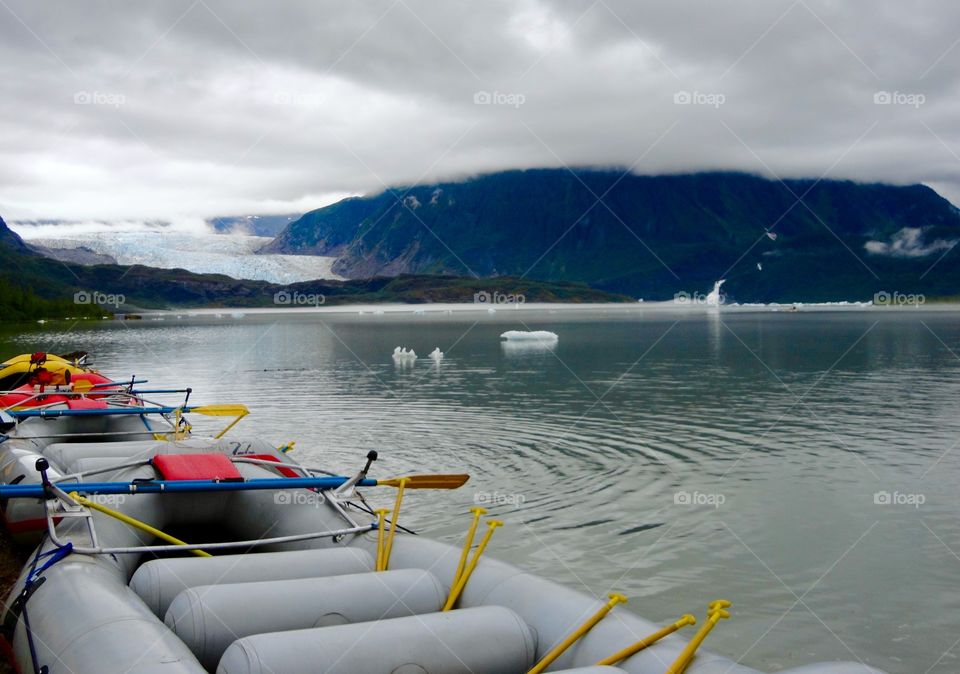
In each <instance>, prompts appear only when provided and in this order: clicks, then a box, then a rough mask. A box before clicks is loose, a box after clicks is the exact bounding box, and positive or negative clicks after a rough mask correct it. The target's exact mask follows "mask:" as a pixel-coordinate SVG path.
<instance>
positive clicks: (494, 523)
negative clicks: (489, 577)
mask: <svg viewBox="0 0 960 674" xmlns="http://www.w3.org/2000/svg"><path fill="white" fill-rule="evenodd" d="M502 526H503V522H501V521H500V520H487V527H488V529H487V531H486V533H484V534H483V538H481V539H480V545H478V546H477V550H476V552H474V553H473V557H471V558H470V563H469V564H467V568H465V569H464V570H463V573H462V574H460V577H459V578H457V580H456V582H455V583H454V584H453V587H452V588H450V596H449V597H447V603H446V604H444V605H443V610H444V611H449V610H450V609H452V608H453V605H454V604H456V603H457V599H459V598H460V594H461V593H462V592H463V588H465V587H466V586H467V581H468V580H470V576H471V575H473V571H474V569H476V568H477V563H478V562H479V561H480V555H482V554H483V551H484V550H486V549H487V544H488V543H490V539H491V538H493V532H494V531H496V529H497V527H502Z"/></svg>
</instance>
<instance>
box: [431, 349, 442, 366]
mask: <svg viewBox="0 0 960 674" xmlns="http://www.w3.org/2000/svg"><path fill="white" fill-rule="evenodd" d="M430 360H432V361H433V362H435V363H439V362H440V361H441V360H443V351H441V350H440V347H439V346H438V347H437V348H435V349H434V350H433V351H431V352H430Z"/></svg>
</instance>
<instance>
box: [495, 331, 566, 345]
mask: <svg viewBox="0 0 960 674" xmlns="http://www.w3.org/2000/svg"><path fill="white" fill-rule="evenodd" d="M500 339H503V340H506V341H508V342H510V341H537V342H555V341H557V340H558V339H560V338H559V337H558V336H557V333H555V332H550V331H549V330H507V331H506V332H505V333H503V334H502V335H500Z"/></svg>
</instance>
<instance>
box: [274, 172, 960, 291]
mask: <svg viewBox="0 0 960 674" xmlns="http://www.w3.org/2000/svg"><path fill="white" fill-rule="evenodd" d="M958 240H960V214H958V211H957V209H956V208H955V207H954V206H953V205H952V204H950V203H949V202H948V201H947V200H946V199H944V198H942V197H941V196H939V195H938V194H937V193H936V192H935V191H933V190H932V189H930V188H929V187H926V186H924V185H907V186H896V185H887V184H863V183H855V182H850V181H834V180H820V181H815V180H787V181H782V182H781V181H776V180H768V179H765V178H761V177H757V176H753V175H748V174H742V173H695V174H680V175H665V176H640V175H634V174H630V173H627V174H624V173H623V172H617V171H603V170H576V171H569V170H565V169H538V170H525V171H521V170H517V171H505V172H499V173H493V174H489V175H483V176H479V177H476V178H473V179H470V180H466V181H463V182H445V183H436V184H432V185H422V186H420V185H418V186H415V187H412V188H404V187H397V188H392V189H388V190H385V191H383V192H381V193H379V194H376V195H373V196H367V197H357V198H349V199H344V200H342V201H340V202H338V203H335V204H333V205H330V206H327V207H324V208H321V209H318V210H314V211H311V212H309V213H307V214H305V215H304V216H303V217H301V218H300V219H298V220H296V221H295V222H292V223H291V224H290V225H289V226H288V227H287V228H286V229H285V230H284V231H283V232H282V233H281V234H280V235H279V236H278V237H277V238H276V239H275V240H274V241H273V242H272V243H271V244H269V245H268V246H266V247H265V248H263V249H261V252H271V253H296V254H313V255H326V256H337V257H338V259H337V261H336V262H335V263H334V266H333V271H334V272H335V273H337V274H340V275H342V276H344V277H346V278H365V277H370V276H375V275H396V274H402V273H429V274H455V275H459V276H499V275H513V276H522V277H528V278H534V279H538V280H549V281H560V280H562V281H578V282H584V283H588V284H590V285H592V286H594V287H597V288H602V289H605V290H609V291H613V292H620V293H628V294H631V295H634V296H637V297H643V298H647V299H669V298H671V297H672V296H673V295H674V294H676V293H677V292H681V291H686V292H696V291H701V290H706V289H709V288H710V287H712V285H713V283H714V282H715V281H716V280H718V279H720V278H726V279H727V285H726V286H725V288H724V289H725V290H726V291H727V292H728V294H729V295H730V296H731V297H733V298H735V299H737V300H739V301H751V302H757V301H833V300H853V299H869V298H870V297H872V295H873V294H874V293H876V292H878V291H882V290H888V291H892V290H900V291H902V292H908V291H909V292H921V291H922V292H927V293H929V294H955V293H957V292H958V291H960V273H958V265H957V263H956V261H955V260H954V259H953V258H952V256H951V255H950V250H951V249H952V247H953V246H954V244H955V243H956V242H957V241H958ZM941 256H943V257H944V259H943V260H942V261H941V262H939V263H938V264H936V265H935V266H934V263H935V262H936V260H937V259H938V258H939V257H941ZM931 267H933V270H932V271H930V272H929V273H927V271H928V270H929V269H931Z"/></svg>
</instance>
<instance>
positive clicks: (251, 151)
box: [0, 0, 960, 222]
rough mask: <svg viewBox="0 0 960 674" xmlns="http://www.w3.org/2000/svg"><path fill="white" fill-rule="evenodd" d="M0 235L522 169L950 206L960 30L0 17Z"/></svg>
mask: <svg viewBox="0 0 960 674" xmlns="http://www.w3.org/2000/svg"><path fill="white" fill-rule="evenodd" d="M0 17H2V21H0V58H2V60H0V63H2V65H0V68H2V74H3V76H2V78H0V110H2V115H0V132H2V136H0V137H2V139H3V143H2V153H3V154H2V162H0V213H2V214H3V215H4V216H5V217H8V218H9V219H13V220H26V219H43V218H66V219H72V220H89V219H106V220H114V219H128V220H129V219H146V220H155V219H167V220H174V221H184V222H196V221H197V219H198V218H203V217H207V216H212V215H222V214H234V213H267V212H294V211H304V210H307V209H310V208H315V207H318V206H320V205H323V204H325V203H329V202H330V201H332V200H334V199H336V198H339V197H340V196H343V195H345V194H354V193H361V192H370V191H377V190H379V189H382V188H383V187H384V185H388V184H391V185H392V184H397V183H403V184H411V183H414V182H422V181H433V180H437V179H449V178H457V177H463V176H467V175H470V174H475V173H480V172H487V171H494V170H499V169H505V168H517V167H534V166H583V165H593V166H623V167H630V168H631V169H632V170H633V171H635V172H638V173H661V172H675V171H690V170H703V169H732V170H744V171H750V172H755V173H760V174H762V175H767V176H771V177H774V176H778V177H800V176H812V177H820V176H827V177H831V178H849V179H854V180H864V181H891V182H897V183H903V182H924V183H927V184H929V185H931V186H932V187H934V188H935V189H937V190H938V191H940V192H941V193H942V194H944V195H945V196H947V197H948V198H951V199H953V200H954V201H955V202H956V201H957V200H958V198H960V143H958V136H960V118H958V117H957V115H956V114H955V111H956V109H957V104H958V103H960V90H958V87H957V84H958V82H957V67H956V64H957V60H958V58H960V46H958V38H960V35H958V34H957V31H956V27H957V26H960V5H958V4H957V3H954V2H948V1H946V0H942V1H930V2H925V3H924V4H923V5H922V6H921V7H914V6H911V5H908V4H906V3H875V2H867V1H853V2H844V3H837V2H831V1H829V0H820V1H813V0H810V1H800V0H796V1H793V2H790V1H787V0H783V1H780V0H734V1H730V2H723V3H718V2H713V1H710V0H693V1H691V2H684V3H636V2H629V1H618V2H614V1H612V0H597V2H593V3H590V2H589V1H587V2H572V1H571V2H567V1H565V0H564V1H557V2H542V1H536V0H523V1H521V2H499V1H492V0H491V1H485V2H473V3H467V2H433V3H430V2H421V1H414V0H395V1H380V0H369V1H368V0H365V1H364V2H352V3H337V2H316V1H311V2H305V1H304V2H279V3H270V4H269V5H268V4H262V5H259V6H257V5H253V4H252V3H230V2H225V1H223V2H221V1H214V0H195V1H191V2H187V1H184V2H162V3H161V2H156V3H151V4H148V5H145V4H141V3H104V2H81V3H71V2H50V3H36V2H30V1H29V0H4V2H2V3H0Z"/></svg>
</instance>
